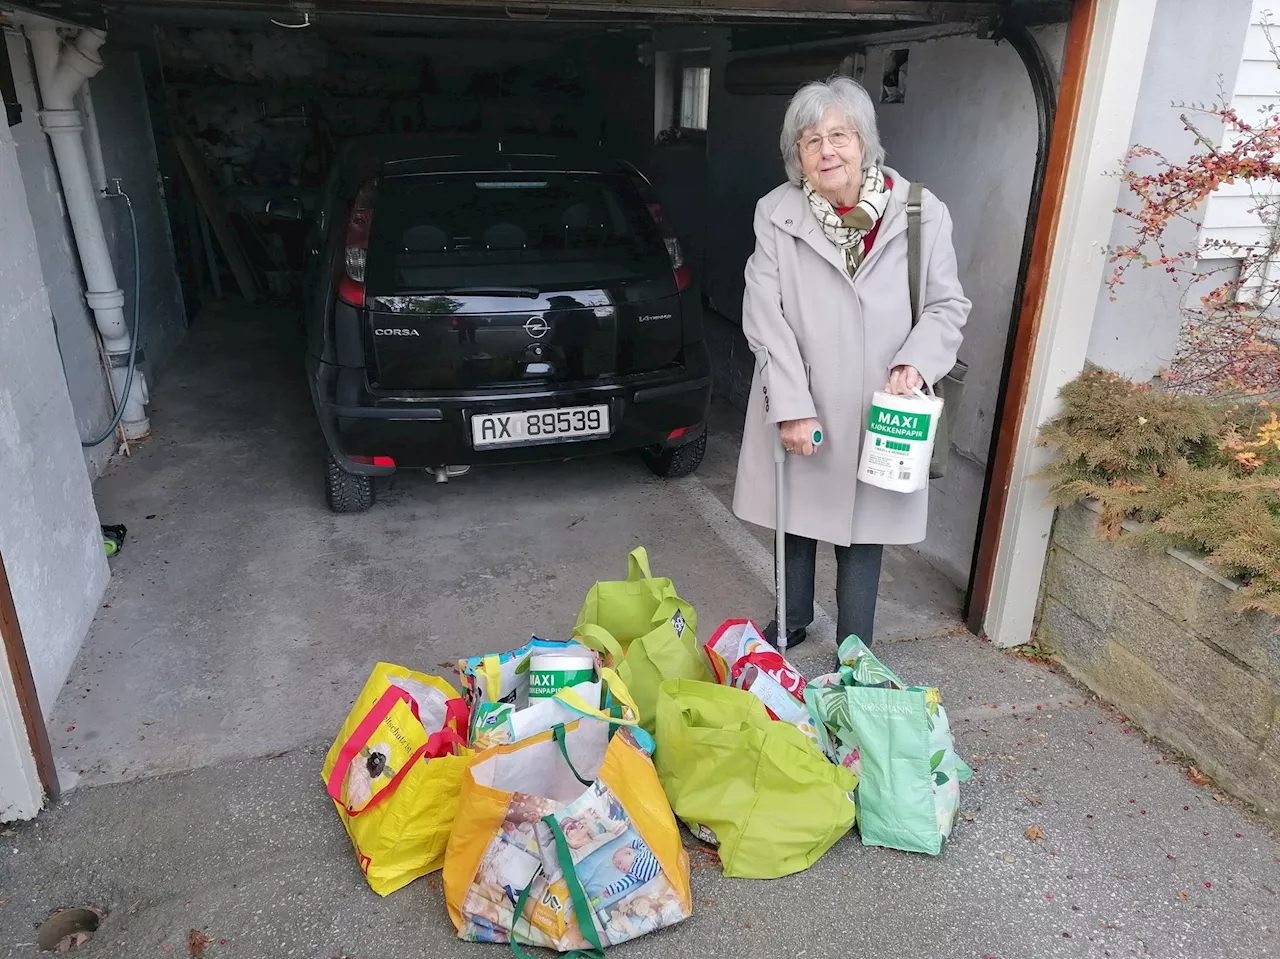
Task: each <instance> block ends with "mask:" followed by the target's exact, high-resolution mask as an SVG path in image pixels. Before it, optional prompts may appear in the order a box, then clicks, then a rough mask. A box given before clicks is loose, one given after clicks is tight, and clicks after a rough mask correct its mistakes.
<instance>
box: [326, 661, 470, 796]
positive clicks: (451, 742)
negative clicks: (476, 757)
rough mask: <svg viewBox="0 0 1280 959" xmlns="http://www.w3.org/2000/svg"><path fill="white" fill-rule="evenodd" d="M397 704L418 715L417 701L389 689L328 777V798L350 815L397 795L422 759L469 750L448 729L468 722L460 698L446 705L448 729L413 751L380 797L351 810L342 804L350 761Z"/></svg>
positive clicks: (345, 746)
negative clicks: (461, 722)
mask: <svg viewBox="0 0 1280 959" xmlns="http://www.w3.org/2000/svg"><path fill="white" fill-rule="evenodd" d="M397 703H405V704H406V705H408V706H409V708H410V709H412V710H413V711H414V716H417V705H418V704H417V702H416V701H415V700H414V698H413V697H412V696H410V695H409V692H408V691H407V690H405V689H402V688H400V687H399V686H388V687H387V689H386V690H385V691H384V692H383V694H382V695H381V696H379V697H378V701H377V702H376V703H374V704H373V708H372V709H371V710H369V712H368V713H366V714H365V717H364V719H362V720H360V725H358V726H357V727H356V729H355V732H353V733H352V734H351V737H350V738H349V739H348V740H347V741H346V742H345V743H343V744H342V748H341V749H340V750H338V759H337V762H336V763H334V767H333V772H332V773H330V774H329V782H328V784H327V792H328V793H329V797H330V798H331V799H332V800H333V801H334V802H336V803H338V804H339V805H340V806H342V808H343V809H345V810H346V812H347V815H349V816H359V815H360V814H361V813H365V812H368V811H369V810H370V809H372V808H374V807H375V806H377V805H378V803H380V802H381V801H382V800H383V799H385V798H386V797H387V796H389V795H390V794H391V793H393V792H395V790H396V787H397V786H399V785H400V782H401V780H403V779H404V777H405V776H407V775H408V774H409V770H410V769H412V768H413V767H414V765H415V764H416V763H417V762H418V761H419V760H421V759H423V758H426V759H438V758H439V757H441V756H444V755H448V754H450V753H452V751H453V749H454V748H455V747H458V746H461V747H464V748H465V747H466V745H467V741H466V740H465V739H464V738H463V737H462V736H460V735H459V734H458V730H457V729H456V728H453V729H451V728H449V725H448V724H449V723H450V722H453V723H455V727H456V724H457V722H458V721H459V719H460V718H462V719H463V720H464V721H465V717H466V714H467V704H466V703H465V702H464V701H463V700H461V699H451V700H449V702H448V703H447V704H446V706H445V727H444V728H443V729H440V730H437V731H436V732H434V733H432V734H431V735H430V736H428V737H427V741H426V742H425V743H423V744H422V745H421V746H419V747H418V748H417V749H416V750H414V752H413V754H412V755H411V756H410V757H409V759H408V761H407V762H405V764H404V765H403V766H401V767H400V769H399V770H397V771H396V774H395V775H394V776H392V777H391V782H389V783H387V785H386V786H384V787H383V788H382V789H380V790H379V791H378V794H377V795H376V796H374V797H373V798H372V799H370V800H369V801H368V802H367V803H365V804H364V805H363V806H362V807H361V808H359V809H352V808H351V807H350V806H348V805H347V804H346V803H344V802H343V801H342V784H343V782H344V781H345V780H346V776H347V771H348V770H349V769H350V768H351V761H352V760H353V759H355V758H356V755H357V754H358V753H359V752H360V750H361V749H363V748H364V747H365V745H366V744H367V743H368V742H369V740H370V739H372V738H373V734H374V732H375V731H376V730H377V728H378V727H379V726H381V725H382V723H383V720H385V719H386V718H387V717H388V716H390V715H391V710H392V709H394V708H395V706H396V704H397Z"/></svg>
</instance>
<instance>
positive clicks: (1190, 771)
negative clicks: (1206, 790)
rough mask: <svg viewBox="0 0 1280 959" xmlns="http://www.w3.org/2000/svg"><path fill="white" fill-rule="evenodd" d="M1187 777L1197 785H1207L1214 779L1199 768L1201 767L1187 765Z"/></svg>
mask: <svg viewBox="0 0 1280 959" xmlns="http://www.w3.org/2000/svg"><path fill="white" fill-rule="evenodd" d="M1187 778H1188V779H1190V780H1191V781H1192V782H1193V783H1195V784H1196V785H1197V786H1206V785H1208V784H1209V783H1211V782H1213V780H1212V779H1210V778H1209V777H1208V776H1206V775H1205V774H1204V773H1202V772H1201V771H1200V770H1199V768H1197V767H1196V766H1188V767H1187Z"/></svg>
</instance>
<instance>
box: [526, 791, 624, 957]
mask: <svg viewBox="0 0 1280 959" xmlns="http://www.w3.org/2000/svg"><path fill="white" fill-rule="evenodd" d="M542 821H543V822H544V823H546V824H547V826H548V828H550V830H551V835H552V836H553V837H554V838H555V844H556V859H557V861H558V862H559V863H560V871H561V872H563V873H564V881H565V885H566V886H568V887H569V900H570V901H571V902H572V903H573V918H574V919H576V920H577V923H578V929H579V931H580V932H581V933H582V937H583V938H584V939H586V940H587V942H588V943H589V944H590V945H591V948H590V949H575V950H573V951H572V952H566V953H563V954H562V955H563V959H604V944H603V943H601V942H600V934H599V932H597V931H596V923H595V917H594V916H593V914H592V912H591V902H590V900H588V899H587V893H586V890H585V889H583V888H582V881H581V880H580V879H579V878H578V870H577V869H576V868H575V867H574V865H573V856H572V855H571V854H570V852H569V843H568V842H567V841H566V840H565V838H564V833H563V832H562V831H561V829H560V824H559V823H557V822H556V820H555V817H554V816H547V817H545V818H544V819H543V820H542ZM539 872H544V870H539ZM537 878H538V874H537V873H535V874H534V878H533V879H531V880H530V881H529V885H527V886H525V887H524V889H523V890H522V891H521V893H520V897H519V899H518V900H517V901H516V908H515V912H514V914H513V915H512V917H511V951H512V952H513V953H515V955H516V959H531V957H530V956H529V954H528V953H526V952H525V951H524V950H523V949H521V948H520V941H519V939H518V938H517V937H516V926H517V925H518V924H519V922H520V919H521V917H523V916H524V912H525V909H526V908H527V907H528V904H529V892H530V890H532V889H533V883H534V880H536V879H537ZM526 925H528V920H527V919H526Z"/></svg>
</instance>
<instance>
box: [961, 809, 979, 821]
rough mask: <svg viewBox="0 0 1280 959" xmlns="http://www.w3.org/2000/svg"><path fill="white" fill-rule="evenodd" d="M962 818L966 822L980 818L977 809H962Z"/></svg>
mask: <svg viewBox="0 0 1280 959" xmlns="http://www.w3.org/2000/svg"><path fill="white" fill-rule="evenodd" d="M960 818H961V819H963V820H964V821H965V822H973V821H974V820H975V819H977V818H978V811H977V810H976V809H961V810H960Z"/></svg>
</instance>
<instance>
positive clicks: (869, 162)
mask: <svg viewBox="0 0 1280 959" xmlns="http://www.w3.org/2000/svg"><path fill="white" fill-rule="evenodd" d="M833 108H834V109H836V110H839V111H840V113H842V114H843V115H844V117H845V119H846V120H848V121H849V124H850V126H852V127H853V131H854V133H855V134H857V137H858V140H859V141H860V142H861V144H862V169H864V170H867V169H869V168H871V167H873V166H879V165H880V164H882V163H883V162H884V147H883V146H882V145H881V143H880V130H879V128H878V127H877V126H876V108H875V105H874V104H873V103H872V102H871V95H870V94H868V93H867V91H866V90H865V89H864V88H863V86H862V84H861V83H859V82H858V81H857V80H853V79H850V78H849V77H841V76H835V77H831V78H830V79H827V80H814V81H813V82H812V83H806V84H805V85H804V86H802V87H801V88H800V89H799V90H797V91H796V95H795V96H793V97H792V98H791V102H790V103H789V104H787V113H786V116H785V117H783V119H782V135H781V136H780V137H779V138H778V142H779V144H780V145H781V147H782V162H783V163H784V164H785V165H786V168H787V177H788V178H789V179H790V180H791V182H792V183H794V184H795V185H796V186H799V185H800V184H801V182H802V181H803V179H804V174H802V173H801V172H800V144H799V140H800V135H801V134H802V133H804V131H805V130H808V129H809V128H811V127H816V126H818V125H819V124H820V123H822V118H823V117H825V116H826V114H827V111H828V110H830V109H833Z"/></svg>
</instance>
